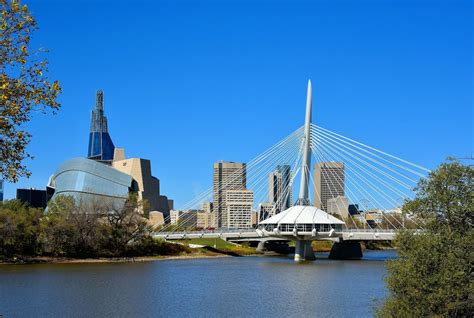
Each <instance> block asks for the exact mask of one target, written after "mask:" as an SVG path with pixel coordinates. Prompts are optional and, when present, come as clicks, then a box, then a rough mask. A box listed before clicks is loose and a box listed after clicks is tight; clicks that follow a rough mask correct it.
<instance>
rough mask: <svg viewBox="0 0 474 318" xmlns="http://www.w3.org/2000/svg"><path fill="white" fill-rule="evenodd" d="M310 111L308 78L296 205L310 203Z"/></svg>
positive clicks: (310, 93)
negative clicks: (301, 158)
mask: <svg viewBox="0 0 474 318" xmlns="http://www.w3.org/2000/svg"><path fill="white" fill-rule="evenodd" d="M311 111H312V89H311V80H308V93H307V95H306V117H305V122H304V137H303V138H304V139H303V143H304V145H303V147H304V148H303V161H302V165H301V181H300V194H299V197H298V200H297V201H296V205H310V202H309V199H308V185H309V177H310V176H309V174H310V173H311V171H310V169H309V168H310V167H311V148H310V143H311Z"/></svg>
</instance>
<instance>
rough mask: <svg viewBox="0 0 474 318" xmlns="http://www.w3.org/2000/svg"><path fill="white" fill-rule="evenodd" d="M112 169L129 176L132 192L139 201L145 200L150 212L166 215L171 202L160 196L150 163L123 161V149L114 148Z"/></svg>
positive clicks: (135, 160)
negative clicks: (131, 180)
mask: <svg viewBox="0 0 474 318" xmlns="http://www.w3.org/2000/svg"><path fill="white" fill-rule="evenodd" d="M111 165H112V168H115V169H116V170H118V171H121V172H123V173H126V174H128V175H130V176H131V177H132V179H133V182H132V191H134V192H136V193H137V194H138V199H139V200H146V202H147V203H148V208H149V210H150V211H159V212H161V213H163V215H165V216H166V215H168V214H169V211H170V206H171V207H172V205H173V201H172V200H168V198H167V197H166V196H163V195H161V194H160V180H159V179H158V178H156V177H154V176H153V175H152V174H151V162H150V160H148V159H142V158H130V159H125V151H124V149H123V148H115V150H114V159H113V161H112V163H111Z"/></svg>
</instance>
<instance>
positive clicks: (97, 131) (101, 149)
mask: <svg viewBox="0 0 474 318" xmlns="http://www.w3.org/2000/svg"><path fill="white" fill-rule="evenodd" d="M114 150H115V146H114V143H113V142H112V138H110V135H109V129H108V127H107V117H105V116H104V93H103V92H102V91H101V90H99V91H97V95H96V103H95V109H94V110H93V111H92V115H91V128H90V133H89V150H88V153H87V157H88V158H89V159H93V160H100V161H110V160H112V159H113V158H114Z"/></svg>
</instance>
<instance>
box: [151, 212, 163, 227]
mask: <svg viewBox="0 0 474 318" xmlns="http://www.w3.org/2000/svg"><path fill="white" fill-rule="evenodd" d="M148 221H149V223H150V225H152V226H154V227H159V226H162V225H164V224H165V218H164V216H163V213H161V212H159V211H151V212H150V214H149V216H148Z"/></svg>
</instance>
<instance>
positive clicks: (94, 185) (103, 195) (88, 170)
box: [52, 158, 132, 207]
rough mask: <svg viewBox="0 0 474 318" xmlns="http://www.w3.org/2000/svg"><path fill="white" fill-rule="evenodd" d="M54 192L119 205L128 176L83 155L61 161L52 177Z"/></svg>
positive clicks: (129, 183)
mask: <svg viewBox="0 0 474 318" xmlns="http://www.w3.org/2000/svg"><path fill="white" fill-rule="evenodd" d="M52 181H53V183H54V186H55V193H54V196H53V199H54V198H55V197H57V196H58V195H68V196H72V197H74V198H75V199H76V202H87V203H95V202H96V203H99V204H101V205H104V204H111V205H113V206H114V207H115V206H118V205H123V204H124V203H125V201H126V199H127V198H128V193H129V190H130V187H131V186H132V177H131V176H130V175H128V174H125V173H123V172H120V171H118V170H116V169H114V168H112V167H110V166H108V165H106V164H103V163H100V162H96V161H94V160H90V159H85V158H75V159H71V160H68V161H65V162H64V163H62V164H61V165H60V166H59V168H58V170H57V171H56V173H55V174H54V176H53V180H52Z"/></svg>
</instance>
